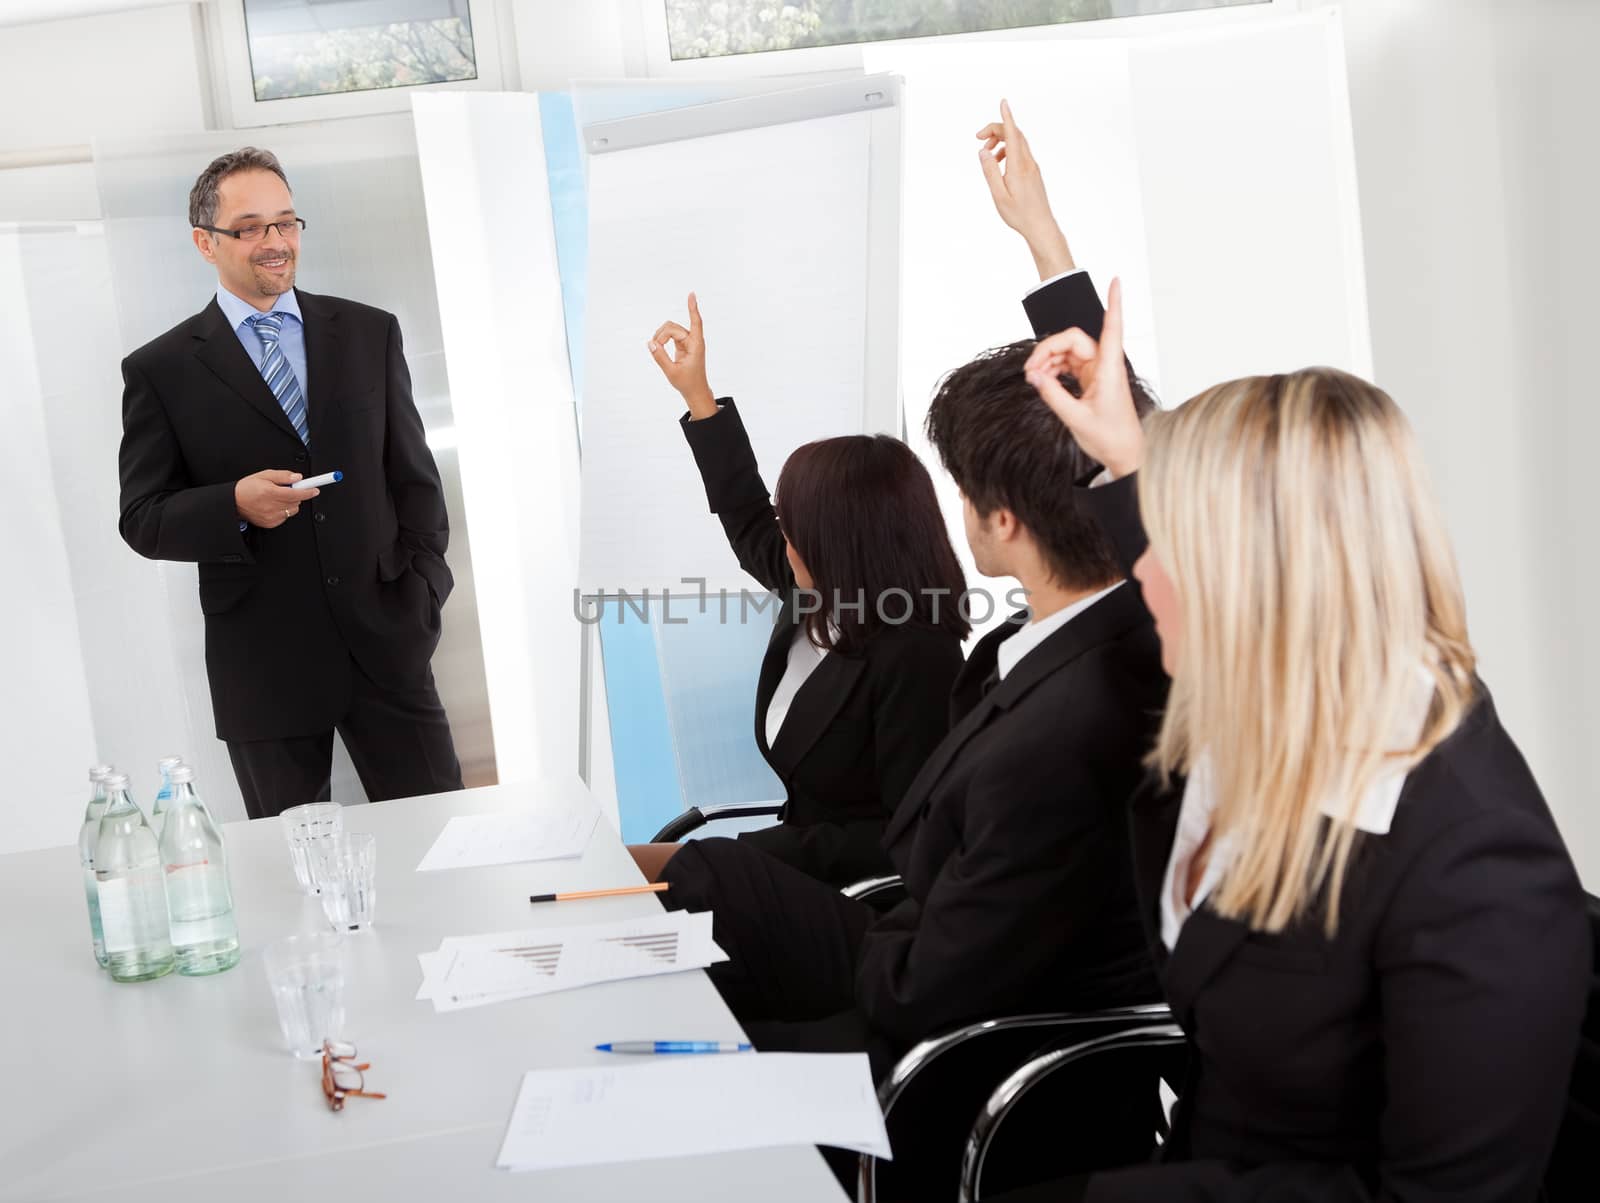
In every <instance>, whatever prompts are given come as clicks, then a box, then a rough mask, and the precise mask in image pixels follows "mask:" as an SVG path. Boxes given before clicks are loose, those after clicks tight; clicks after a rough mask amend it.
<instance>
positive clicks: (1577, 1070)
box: [959, 895, 1600, 1203]
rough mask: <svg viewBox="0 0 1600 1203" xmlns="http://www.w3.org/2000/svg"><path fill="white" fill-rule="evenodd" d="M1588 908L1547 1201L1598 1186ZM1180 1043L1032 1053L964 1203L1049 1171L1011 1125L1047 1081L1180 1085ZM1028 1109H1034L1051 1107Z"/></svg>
mask: <svg viewBox="0 0 1600 1203" xmlns="http://www.w3.org/2000/svg"><path fill="white" fill-rule="evenodd" d="M1586 905H1587V909H1588V914H1589V931H1590V937H1591V942H1592V945H1593V957H1594V961H1593V966H1594V968H1593V970H1592V976H1591V978H1590V986H1589V1005H1588V1009H1587V1011H1586V1013H1585V1015H1584V1020H1583V1029H1582V1032H1581V1034H1580V1037H1579V1047H1578V1057H1577V1061H1576V1063H1575V1064H1574V1066H1573V1070H1572V1080H1571V1084H1570V1085H1569V1087H1568V1091H1567V1106H1566V1111H1565V1113H1564V1115H1563V1117H1562V1123H1561V1129H1560V1131H1559V1132H1558V1133H1557V1136H1556V1145H1555V1150H1554V1152H1553V1153H1552V1155H1551V1158H1550V1163H1549V1166H1548V1167H1547V1168H1546V1170H1545V1179H1544V1190H1543V1197H1544V1201H1545V1203H1593V1200H1594V1198H1595V1190H1596V1184H1597V1183H1600V898H1596V897H1595V896H1593V895H1589V896H1588V898H1587V902H1586ZM1183 1047H1184V1037H1183V1032H1182V1030H1181V1029H1180V1028H1178V1027H1177V1026H1176V1025H1174V1024H1171V1023H1162V1024H1149V1025H1145V1026H1140V1027H1129V1028H1126V1029H1124V1030H1121V1031H1116V1032H1111V1033H1107V1034H1103V1035H1099V1036H1095V1037H1093V1038H1090V1039H1087V1040H1078V1041H1075V1042H1073V1043H1070V1044H1062V1045H1059V1046H1058V1047H1056V1048H1052V1049H1049V1050H1046V1051H1043V1052H1040V1053H1038V1054H1036V1055H1034V1056H1033V1057H1031V1058H1030V1059H1029V1060H1028V1061H1027V1062H1026V1063H1025V1064H1023V1065H1022V1066H1021V1067H1020V1068H1018V1069H1017V1070H1016V1071H1015V1072H1014V1073H1012V1074H1010V1075H1009V1076H1008V1077H1006V1079H1005V1080H1004V1081H1003V1082H1001V1083H1000V1085H999V1086H998V1087H997V1088H996V1089H995V1090H994V1092H993V1093H992V1094H991V1095H990V1096H989V1099H988V1101H987V1102H986V1103H985V1104H984V1107H983V1110H982V1111H981V1112H979V1114H978V1118H977V1120H976V1122H975V1123H974V1124H973V1126H972V1129H971V1131H970V1132H969V1133H968V1135H967V1141H966V1145H965V1147H964V1148H963V1150H962V1160H961V1186H960V1193H959V1198H960V1199H961V1203H972V1201H973V1200H976V1199H981V1198H983V1197H985V1196H992V1195H995V1194H998V1193H1001V1192H1003V1191H1005V1190H1009V1189H1013V1188H1014V1187H1016V1186H1020V1185H1025V1184H1026V1183H1027V1181H1028V1179H1029V1177H1031V1179H1032V1180H1033V1181H1042V1180H1045V1178H1046V1177H1047V1175H1039V1174H1037V1173H1034V1172H1032V1171H1033V1170H1034V1168H1035V1167H1034V1166H1033V1165H1032V1162H1033V1161H1034V1160H1035V1157H1036V1154H1037V1149H1038V1147H1039V1146H1038V1143H1037V1140H1038V1138H1037V1136H1035V1135H1032V1134H1031V1132H1030V1136H1029V1137H1028V1138H1026V1139H1024V1140H1023V1141H1020V1142H1019V1141H1017V1140H1013V1139H1010V1137H1011V1129H1013V1128H1015V1127H1017V1126H1018V1125H1017V1122H1016V1119H1017V1112H1018V1106H1019V1104H1020V1103H1021V1102H1022V1101H1023V1099H1025V1098H1029V1097H1035V1098H1036V1097H1037V1095H1038V1094H1039V1093H1040V1091H1039V1089H1038V1088H1039V1087H1040V1086H1041V1085H1043V1084H1044V1083H1045V1082H1046V1081H1047V1080H1049V1079H1051V1078H1052V1077H1054V1076H1055V1075H1056V1074H1057V1073H1059V1072H1061V1071H1064V1070H1069V1069H1073V1068H1074V1067H1077V1068H1080V1069H1081V1068H1082V1067H1084V1066H1085V1065H1088V1064H1091V1063H1095V1062H1098V1063H1100V1064H1101V1065H1102V1066H1108V1065H1111V1064H1115V1066H1116V1069H1115V1072H1117V1073H1119V1074H1120V1073H1123V1072H1127V1073H1129V1074H1134V1075H1137V1074H1138V1073H1139V1072H1140V1069H1141V1067H1145V1068H1149V1067H1152V1066H1153V1067H1155V1068H1156V1069H1157V1070H1158V1072H1160V1073H1161V1075H1162V1077H1163V1078H1165V1080H1167V1081H1168V1082H1169V1083H1174V1084H1175V1083H1176V1082H1178V1081H1179V1080H1180V1078H1179V1077H1178V1076H1177V1073H1178V1069H1179V1065H1178V1060H1179V1057H1180V1055H1181V1052H1182V1051H1183ZM1067 1076H1068V1077H1070V1076H1071V1075H1070V1074H1069V1075H1067ZM1029 1110H1030V1111H1033V1112H1035V1113H1037V1112H1038V1111H1039V1110H1048V1108H1029ZM1162 1135H1163V1136H1164V1135H1165V1133H1164V1132H1163V1133H1162ZM1019 1145H1020V1146H1021V1148H1020V1149H1019ZM1030 1145H1031V1146H1032V1147H1031V1148H1029V1147H1028V1146H1030ZM1045 1147H1049V1146H1048V1145H1046V1146H1045ZM1019 1151H1021V1152H1024V1153H1025V1154H1027V1153H1032V1154H1034V1156H1025V1158H1024V1160H1025V1161H1026V1162H1028V1163H1029V1164H1028V1171H1029V1173H1027V1174H1025V1175H1024V1176H1023V1178H1022V1180H1021V1181H1018V1180H1017V1174H1016V1172H1015V1169H1014V1167H1013V1166H1012V1165H1010V1164H1008V1163H1011V1162H1013V1160H1014V1158H1015V1157H1016V1155H1017V1153H1018V1152H1019ZM1098 1168H1110V1166H1109V1165H1107V1166H1101V1167H1098ZM1067 1172H1071V1171H1067Z"/></svg>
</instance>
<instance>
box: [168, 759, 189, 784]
mask: <svg viewBox="0 0 1600 1203" xmlns="http://www.w3.org/2000/svg"><path fill="white" fill-rule="evenodd" d="M167 779H168V780H169V781H171V782H172V784H173V785H187V784H188V783H189V782H191V781H193V780H194V770H193V769H191V768H190V767H189V766H188V765H186V764H184V763H183V761H181V760H180V761H178V763H177V764H175V765H173V766H172V771H171V772H170V773H169V774H167Z"/></svg>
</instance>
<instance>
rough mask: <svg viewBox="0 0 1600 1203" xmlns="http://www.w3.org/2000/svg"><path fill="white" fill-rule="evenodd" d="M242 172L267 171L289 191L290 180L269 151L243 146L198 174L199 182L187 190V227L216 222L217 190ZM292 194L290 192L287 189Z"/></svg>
mask: <svg viewBox="0 0 1600 1203" xmlns="http://www.w3.org/2000/svg"><path fill="white" fill-rule="evenodd" d="M241 171H270V172H272V174H273V175H275V176H277V177H278V178H279V179H280V180H282V181H283V186H284V187H285V188H288V187H289V177H288V176H286V175H284V174H283V165H282V164H280V163H279V162H278V156H277V155H275V154H273V153H272V152H271V151H270V150H262V149H261V148H260V147H257V146H242V147H240V148H239V149H238V150H234V151H229V152H228V153H227V154H225V155H218V156H217V157H216V158H215V159H212V160H211V164H210V166H208V167H207V168H206V169H205V170H204V171H202V172H201V173H200V178H199V179H197V180H196V181H195V182H194V187H193V188H191V189H189V224H190V225H191V226H197V227H198V226H210V225H215V224H216V222H217V190H218V189H219V188H220V187H221V186H222V181H223V180H225V179H227V178H228V177H229V176H230V175H237V174H238V173H239V172H241ZM290 191H291V192H292V191H293V189H290Z"/></svg>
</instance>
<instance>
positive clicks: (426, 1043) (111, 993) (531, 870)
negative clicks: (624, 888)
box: [0, 782, 846, 1203]
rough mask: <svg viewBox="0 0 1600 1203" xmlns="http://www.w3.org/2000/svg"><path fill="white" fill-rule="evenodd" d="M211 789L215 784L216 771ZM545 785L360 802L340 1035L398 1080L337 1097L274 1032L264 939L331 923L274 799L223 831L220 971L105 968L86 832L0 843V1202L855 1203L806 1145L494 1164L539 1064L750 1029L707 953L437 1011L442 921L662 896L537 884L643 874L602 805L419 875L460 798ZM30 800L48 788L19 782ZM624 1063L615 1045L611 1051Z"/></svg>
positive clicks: (642, 907) (352, 816) (567, 910)
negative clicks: (568, 839) (229, 941)
mask: <svg viewBox="0 0 1600 1203" xmlns="http://www.w3.org/2000/svg"><path fill="white" fill-rule="evenodd" d="M200 784H201V786H202V788H203V786H204V782H201V783H200ZM536 794H537V788H536V787H533V786H510V785H504V786H490V787H487V788H484V789H474V790H465V791H462V792H460V793H453V794H438V795H434V796H431V797H425V798H413V799H406V800H404V801H397V802H385V803H379V804H376V805H371V806H356V807H350V808H348V809H347V811H346V814H345V829H346V830H348V831H370V832H372V833H374V834H375V835H376V836H377V843H378V885H377V889H378V895H377V910H376V923H375V925H374V927H373V929H372V930H371V931H369V932H365V933H359V934H354V935H351V936H349V937H348V960H347V965H346V984H345V996H346V1010H347V1013H348V1024H347V1028H348V1036H349V1038H350V1039H352V1040H353V1041H354V1042H355V1043H356V1045H357V1048H358V1049H359V1051H360V1054H361V1058H362V1060H365V1061H371V1063H372V1068H371V1070H370V1071H368V1074H367V1081H368V1083H369V1085H370V1086H371V1088H372V1089H374V1090H382V1091H387V1092H388V1094H389V1097H388V1098H387V1099H385V1100H382V1101H375V1100H369V1099H351V1100H350V1101H349V1102H348V1103H347V1104H346V1106H345V1109H344V1111H343V1112H341V1113H338V1114H335V1113H333V1112H331V1111H329V1109H328V1106H327V1103H326V1102H325V1100H324V1098H323V1095H322V1088H321V1067H320V1064H319V1063H318V1062H314V1061H312V1062H307V1061H297V1060H295V1059H294V1058H293V1057H291V1056H290V1055H289V1054H288V1053H286V1052H284V1051H283V1049H282V1047H281V1045H280V1043H279V1032H278V1025H277V1020H276V1017H275V1012H274V1009H273V1003H272V996H271V992H270V990H269V989H268V986H267V981H266V975H265V972H264V970H263V967H262V957H261V950H262V948H263V947H264V946H265V945H266V944H268V943H269V942H271V941H273V940H275V939H277V938H279V937H281V936H285V935H289V934H291V933H293V932H296V931H301V930H306V931H310V930H322V914H321V910H320V908H319V907H318V904H317V901H316V899H314V898H307V897H304V896H303V895H301V894H300V892H299V891H298V889H297V888H296V886H295V882H294V875H293V872H292V871H291V869H290V867H289V860H288V856H287V853H286V851H285V848H284V841H283V835H282V832H281V829H280V827H279V825H278V823H277V821H276V820H261V821H257V822H253V823H248V822H247V823H230V824H228V825H227V827H226V828H225V834H226V838H227V842H228V854H229V869H230V874H231V877H232V882H233V890H234V900H235V909H236V913H237V915H238V922H239V935H240V939H241V941H242V943H243V946H244V956H243V958H242V959H241V960H240V962H239V964H238V965H236V966H235V967H234V968H233V969H230V970H228V971H227V972H226V973H223V974H219V975H217V976H214V977H206V978H184V977H179V976H178V975H177V974H172V975H169V976H168V977H165V978H162V979H159V980H157V981H154V982H141V983H137V984H128V985H119V984H117V983H115V982H112V981H111V980H110V978H108V977H107V976H106V975H105V974H104V973H102V972H101V971H100V970H99V969H97V968H96V967H95V964H94V958H93V956H92V954H91V952H90V947H89V932H88V916H87V911H86V908H85V904H84V899H83V886H82V876H81V873H80V871H79V868H78V862H77V849H76V847H75V846H74V847H63V848H52V849H48V850H45V851H39V852H25V853H16V854H12V855H9V856H4V857H0V916H3V918H0V931H3V933H4V935H3V943H0V956H3V958H4V961H3V965H4V970H5V979H4V984H3V986H0V1041H3V1043H0V1048H3V1049H4V1055H3V1056H0V1065H3V1068H0V1199H5V1200H29V1201H30V1203H33V1201H40V1203H42V1201H44V1200H59V1199H99V1198H106V1199H111V1198H115V1199H117V1200H125V1201H128V1203H133V1201H140V1200H151V1201H154V1200H162V1201H163V1203H167V1201H172V1200H190V1199H193V1200H199V1199H205V1200H208V1201H209V1200H213V1199H217V1198H226V1199H230V1200H236V1201H239V1200H255V1199H262V1200H266V1199H272V1200H287V1199H294V1198H297V1197H308V1198H320V1199H328V1200H346V1199H348V1200H366V1199H385V1200H410V1199H454V1200H461V1201H466V1200H479V1199H483V1200H497V1199H523V1200H526V1199H537V1200H540V1203H562V1201H565V1200H585V1201H587V1200H599V1201H605V1203H612V1201H618V1203H621V1201H627V1200H639V1201H640V1203H672V1201H676V1200H683V1201H685V1203H688V1201H689V1200H694V1201H695V1203H704V1201H708V1200H719V1199H726V1200H739V1201H740V1203H745V1201H747V1200H751V1199H760V1200H762V1201H763V1203H790V1201H793V1203H802V1201H804V1203H811V1201H813V1200H826V1201H828V1203H839V1200H842V1199H844V1198H845V1197H846V1196H845V1194H844V1192H843V1191H842V1190H841V1189H840V1187H839V1185H838V1183H837V1182H836V1180H835V1179H834V1177H833V1175H832V1174H831V1173H830V1172H829V1170H828V1168H827V1166H826V1164H825V1163H824V1162H823V1160H822V1158H821V1156H820V1155H819V1154H818V1153H817V1151H816V1150H815V1149H814V1148H811V1147H809V1146H795V1147H787V1148H777V1149H762V1150H754V1151H750V1152H741V1153H731V1154H718V1155H716V1156H700V1157H680V1158H669V1159H660V1160H654V1161H644V1162H631V1163H623V1164H617V1165H610V1166H594V1167H585V1168H578V1169H570V1170H560V1171H546V1172H537V1173H518V1174H512V1173H507V1172H505V1171H502V1170H498V1169H496V1168H495V1166H494V1162H495V1156H496V1154H497V1152H498V1151H499V1148H500V1141H501V1137H502V1136H503V1135H504V1131H505V1126H506V1121H507V1120H508V1119H509V1117H510V1114H511V1107H512V1103H513V1101H514V1100H515V1098H516V1094H517V1089H518V1087H519V1085H520V1084H521V1081H522V1075H523V1072H524V1071H526V1070H530V1069H551V1068H559V1067H567V1066H581V1065H591V1064H599V1063H605V1062H606V1061H607V1054H604V1053H597V1052H595V1051H593V1046H594V1045H595V1044H597V1043H600V1042H602V1041H605V1040H630V1039H655V1038H681V1039H706V1040H738V1039H740V1038H741V1036H742V1033H741V1032H740V1030H739V1026H738V1024H737V1022H735V1020H734V1018H733V1016H732V1014H731V1013H730V1012H729V1011H728V1009H727V1007H726V1006H725V1005H724V1004H723V1002H722V1000H721V998H720V997H719V996H718V994H717V992H716V990H715V989H714V988H713V987H712V985H711V983H710V981H708V980H707V978H706V976H705V974H704V973H702V972H698V971H695V972H689V973H679V974H671V975H666V976H661V977H650V978H639V979H635V980H632V981H624V982H611V983H606V984H603V985H597V986H589V987H585V988H584V989H581V990H573V991H566V992H563V993H559V994H551V995H545V996H543V997H539V998H530V999H521V1000H517V1001H514V1002H506V1003H498V1004H495V1005H493V1006H487V1007H480V1008H474V1009H471V1010H466V1011H456V1012H451V1013H447V1014H435V1012H434V1010H433V1006H432V1004H431V1003H428V1002H426V1001H423V1002H418V1001H415V995H416V992H417V988H418V987H419V986H420V985H421V979H422V975H421V970H420V969H419V967H418V964H417V953H418V952H422V951H426V950H431V949H433V948H436V947H437V946H438V944H439V941H440V940H441V939H442V938H443V937H445V936H452V935H467V934H471V933H476V932H488V931H500V930H506V929H511V928H519V927H533V926H536V925H540V924H550V925H553V924H559V923H581V922H589V921H594V922H599V921H603V920H608V919H623V918H629V917H632V916H635V915H643V914H649V913H653V912H654V911H656V910H657V909H658V908H659V906H660V903H659V902H658V901H657V900H656V899H655V898H654V897H652V896H649V895H644V896H635V897H622V898H606V899H594V900H590V901H582V902H571V903H549V904H545V905H543V906H540V907H533V906H530V904H529V903H528V895H529V894H531V893H542V892H550V891H557V890H566V889H585V888H601V887H608V886H615V885H632V884H637V883H639V882H640V880H641V878H640V876H639V873H638V870H637V869H636V868H635V867H634V864H633V861H632V859H631V858H630V857H629V856H628V854H627V852H626V850H625V849H624V848H623V846H622V844H621V842H620V841H619V840H618V839H617V837H616V834H615V832H614V831H612V829H611V827H610V825H609V824H608V823H607V822H606V821H605V820H604V819H602V820H601V821H600V823H599V825H598V827H597V828H596V830H595V835H594V839H593V840H592V841H591V842H590V845H589V849H588V851H587V852H586V853H585V854H584V856H583V857H582V858H581V859H578V860H566V861H543V862H537V863H533V864H523V865H502V866H495V867H489V868H478V869H465V870H456V871H450V872H440V873H417V872H416V871H415V870H416V866H417V862H418V861H419V860H421V859H422V855H423V853H424V852H426V851H427V849H428V848H429V846H430V845H431V844H432V842H433V840H434V838H435V837H436V836H437V835H438V833H439V830H440V829H441V828H442V827H443V825H444V822H445V820H446V819H448V818H449V817H451V816H453V815H458V814H479V813H485V812H488V811H494V810H501V809H505V808H507V807H511V806H517V805H526V804H528V803H529V802H531V801H535V800H536ZM24 804H32V803H31V802H24ZM610 1063H613V1064H614V1063H615V1059H614V1058H612V1059H611V1062H610Z"/></svg>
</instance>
